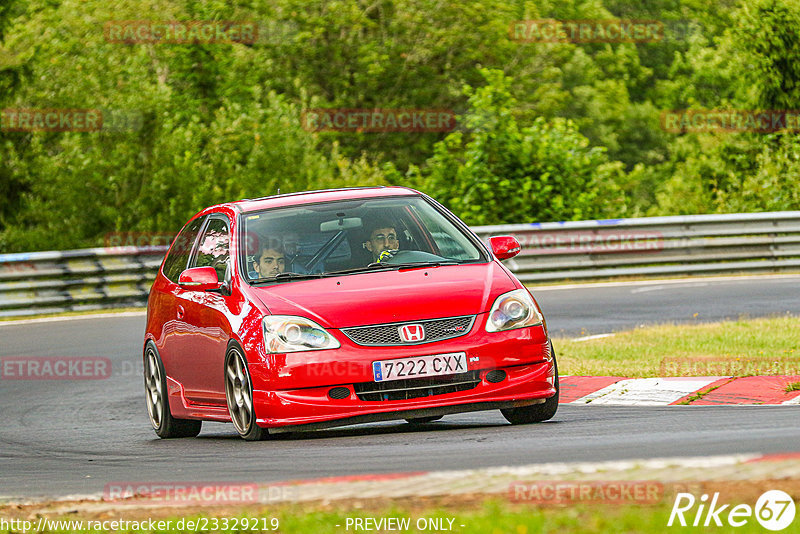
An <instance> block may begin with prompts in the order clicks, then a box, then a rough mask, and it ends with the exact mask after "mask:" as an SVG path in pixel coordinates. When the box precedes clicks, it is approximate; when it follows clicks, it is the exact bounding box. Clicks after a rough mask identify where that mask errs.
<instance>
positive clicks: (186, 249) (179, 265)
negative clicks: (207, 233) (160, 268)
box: [164, 217, 206, 284]
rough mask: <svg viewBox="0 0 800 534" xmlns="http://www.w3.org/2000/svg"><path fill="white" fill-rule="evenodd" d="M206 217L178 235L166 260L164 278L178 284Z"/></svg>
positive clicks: (191, 223)
mask: <svg viewBox="0 0 800 534" xmlns="http://www.w3.org/2000/svg"><path fill="white" fill-rule="evenodd" d="M205 220H206V218H205V217H198V218H197V219H195V220H193V221H192V222H190V223H189V224H187V225H186V226H185V227H184V229H183V230H181V232H180V233H179V234H178V235H177V237H176V238H175V241H174V242H173V244H172V248H170V249H169V255H168V256H167V259H166V260H164V276H166V277H167V278H169V279H170V280H172V281H173V282H175V283H176V284H177V283H178V277H180V275H181V273H182V272H183V271H184V270H185V269H186V265H187V264H188V263H189V254H191V253H192V246H193V245H194V242H195V241H196V240H197V233H198V232H199V231H200V228H201V227H202V226H203V222H204V221H205Z"/></svg>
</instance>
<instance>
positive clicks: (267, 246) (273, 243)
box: [253, 238, 285, 263]
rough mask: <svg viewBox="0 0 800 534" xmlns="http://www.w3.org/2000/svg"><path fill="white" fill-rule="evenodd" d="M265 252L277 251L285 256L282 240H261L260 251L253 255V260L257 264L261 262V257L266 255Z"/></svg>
mask: <svg viewBox="0 0 800 534" xmlns="http://www.w3.org/2000/svg"><path fill="white" fill-rule="evenodd" d="M265 250H277V251H278V252H280V253H281V254H285V252H284V251H283V243H281V240H280V239H271V238H264V239H260V240H259V244H258V250H257V251H256V253H255V255H253V260H254V261H255V262H256V263H259V262H260V261H261V256H263V255H264V251H265Z"/></svg>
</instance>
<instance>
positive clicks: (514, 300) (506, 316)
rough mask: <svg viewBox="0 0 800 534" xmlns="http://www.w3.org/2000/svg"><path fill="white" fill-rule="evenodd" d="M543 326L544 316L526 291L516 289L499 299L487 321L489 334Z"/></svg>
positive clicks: (493, 305) (495, 302)
mask: <svg viewBox="0 0 800 534" xmlns="http://www.w3.org/2000/svg"><path fill="white" fill-rule="evenodd" d="M540 324H542V315H541V314H540V313H539V310H538V309H537V308H536V304H534V302H533V299H532V298H531V296H530V294H529V293H528V291H527V290H525V289H515V290H514V291H510V292H508V293H504V294H502V295H500V296H499V297H497V299H496V300H495V301H494V304H492V309H491V311H489V320H488V321H486V331H487V332H500V331H501V330H511V329H514V328H525V327H527V326H537V325H540Z"/></svg>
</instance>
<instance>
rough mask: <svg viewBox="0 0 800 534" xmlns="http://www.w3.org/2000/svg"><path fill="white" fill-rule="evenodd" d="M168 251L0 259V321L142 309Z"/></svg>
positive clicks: (89, 252) (69, 252) (100, 250)
mask: <svg viewBox="0 0 800 534" xmlns="http://www.w3.org/2000/svg"><path fill="white" fill-rule="evenodd" d="M166 250H167V247H163V246H161V247H143V248H142V247H107V248H90V249H81V250H65V251H55V252H28V253H19V254H0V317H2V316H21V315H32V314H40V313H53V312H62V311H72V310H74V311H82V310H96V309H102V308H118V307H124V306H143V305H145V304H146V303H147V295H148V293H149V292H150V286H151V285H152V283H153V279H155V275H156V272H158V268H159V266H160V265H161V260H162V259H163V257H164V254H165V253H166Z"/></svg>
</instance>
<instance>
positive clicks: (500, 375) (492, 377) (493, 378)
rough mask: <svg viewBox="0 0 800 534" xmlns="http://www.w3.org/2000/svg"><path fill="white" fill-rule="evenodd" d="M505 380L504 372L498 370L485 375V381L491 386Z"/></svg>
mask: <svg viewBox="0 0 800 534" xmlns="http://www.w3.org/2000/svg"><path fill="white" fill-rule="evenodd" d="M505 379H506V372H505V371H501V370H500V369H494V370H492V371H489V372H488V373H486V381H487V382H491V383H492V384H496V383H497V382H502V381H503V380H505Z"/></svg>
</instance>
